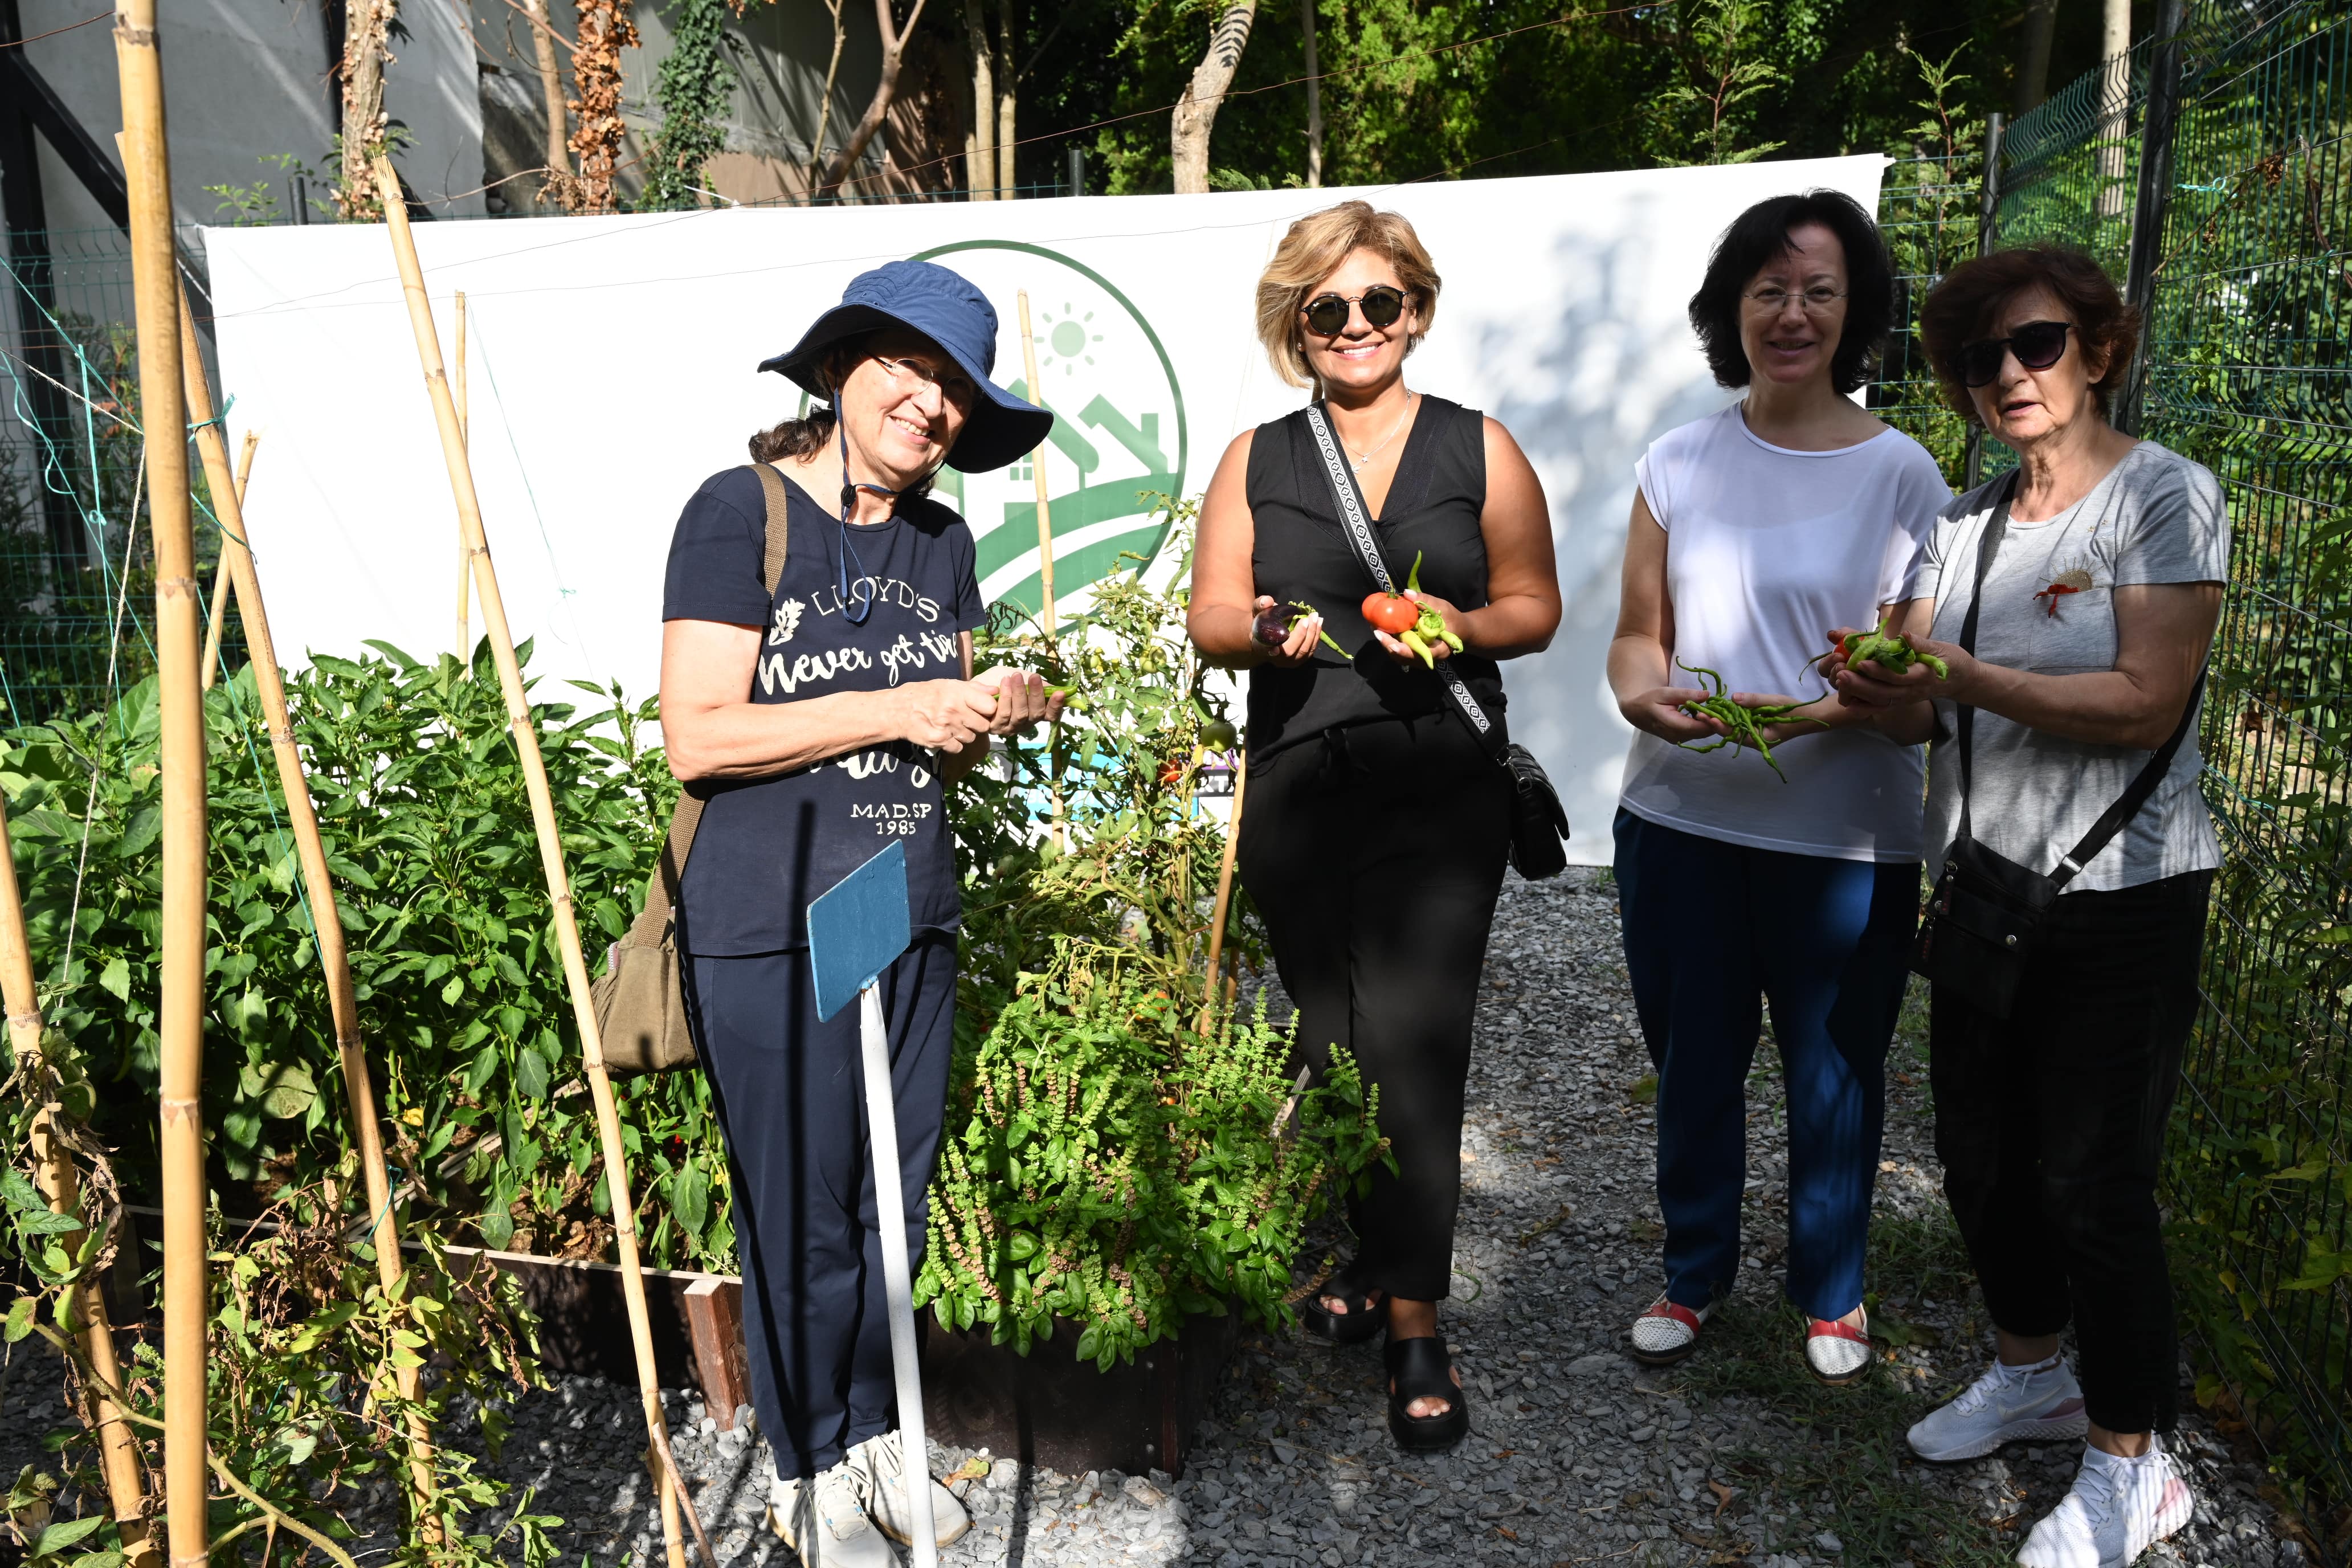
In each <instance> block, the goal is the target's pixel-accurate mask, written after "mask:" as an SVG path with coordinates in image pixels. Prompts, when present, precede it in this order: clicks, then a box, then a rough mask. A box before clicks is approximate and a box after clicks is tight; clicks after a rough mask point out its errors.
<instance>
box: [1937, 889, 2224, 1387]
mask: <svg viewBox="0 0 2352 1568" xmlns="http://www.w3.org/2000/svg"><path fill="white" fill-rule="evenodd" d="M2212 887H2213V873H2212V872H2210V871H2191V872H2188V873H2185V874H2183V875H2181V876H2178V877H2168V878H2166V879H2164V880H2162V881H2159V882H2147V883H2143V884H2141V885H2140V886H2138V887H2136V888H2125V889H2120V890H2118V891H2116V892H2112V893H2068V894H2066V895H2064V896H2063V897H2062V898H2061V899H2060V900H2058V902H2057V904H2056V906H2055V907H2054V909H2053V912H2052V914H2051V915H2050V917H2049V919H2048V921H2047V922H2046V923H2045V925H2044V927H2043V934H2042V937H2041V939H2040V944H2039V946H2038V947H2037V949H2036V951H2035V952H2034V954H2033V957H2032V961H2031V963H2030V965H2029V967H2028V969H2027V971H2026V974H2025V979H2024V983H2023V984H2022V985H2021V987H2020V990H2019V993H2018V997H2017V1005H2016V1006H2015V1008H2014V1009H2013V1013H2012V1016H2011V1017H2010V1018H2009V1019H2007V1020H2006V1021H2004V1020H2001V1019H1998V1018H1994V1017H1992V1016H1990V1015H1988V1014H1986V1013H1983V1012H1981V1011H1979V1009H1977V1008H1976V1007H1974V1006H1972V1005H1970V1004H1969V1000H1968V998H1967V997H1966V996H1964V995H1959V994H1955V993H1954V992H1953V990H1952V989H1951V988H1950V987H1948V986H1942V985H1939V986H1937V987H1936V990H1935V994H1934V997H1933V1001H1932V1005H1931V1010H1930V1013H1929V1025H1928V1031H1929V1032H1928V1041H1929V1044H1928V1054H1929V1078H1930V1080H1931V1082H1932V1083H1933V1085H1934V1088H1935V1092H1936V1152H1937V1155H1938V1156H1939V1157H1940V1158H1941V1159H1942V1160H1943V1162H1944V1193H1945V1196H1946V1197H1947V1199H1948V1201H1949V1202H1950V1204H1951V1205H1952V1217H1953V1218H1954V1219H1956V1220H1958V1222H1959V1227H1960V1234H1961V1236H1962V1237H1964V1238H1966V1240H1967V1242H1968V1247H1969V1258H1970V1259H1971V1260H1972V1261H1973V1262H1974V1263H1975V1265H1976V1270H1977V1279H1978V1280H1979V1283H1981V1284H1982V1286H1983V1287H1984V1294H1985V1306H1986V1308H1987V1309H1988V1310H1990V1312H1991V1314H1992V1321H1994V1322H1995V1323H1996V1324H1998V1325H1999V1326H2000V1327H2001V1328H2003V1329H2005V1330H2007V1331H2009V1332H2011V1333H2012V1334H2019V1335H2025V1336H2035V1335H2042V1334H2054V1333H2056V1332H2057V1331H2059V1330H2061V1329H2063V1328H2064V1327H2065V1326H2066V1323H2067V1321H2068V1320H2069V1319H2070V1318H2071V1319H2072V1320H2073V1321H2074V1338H2075V1342H2076V1346H2077V1348H2078V1350H2079V1352H2080V1356H2079V1360H2080V1363H2081V1365H2080V1366H2079V1368H2078V1369H2077V1370H2078V1373H2079V1375H2080V1377H2081V1379H2082V1384H2083V1402H2084V1408H2085V1411H2086V1413H2087V1414H2088V1415H2089V1416H2090V1418H2091V1419H2092V1420H2093V1421H2095V1422H2096V1423H2097V1424H2098V1425H2099V1426H2104V1427H2105V1428H2107V1429H2108V1430H2109V1431H2111V1432H2168V1431H2170V1430H2171V1429H2172V1426H2173V1422H2174V1419H2175V1417H2176V1416H2177V1415H2178V1405H2179V1373H2178V1363H2179V1359H2180V1347H2179V1336H2178V1334H2177V1333H2176V1331H2175V1330H2174V1326H2173V1316H2172V1283H2171V1280H2170V1279H2169V1278H2168V1276H2167V1275H2166V1272H2165V1263H2164V1240H2163V1236H2162V1234H2161V1231H2160V1229H2159V1226H2158V1215H2157V1206H2156V1182H2157V1173H2158V1164H2159V1163H2160V1161H2161V1159H2162V1155H2163V1148H2164V1131H2165V1125H2166V1123H2167V1121H2168V1120H2169V1119H2170V1116H2171V1112H2172V1097H2173V1092H2174V1090H2175V1089H2176V1088H2177V1087H2178V1085H2179V1080H2180V1058H2181V1052H2182V1050H2183V1048H2184V1047H2186V1045H2187V1043H2188V1039H2189V1026H2190V1025H2191V1024H2193V1023H2194V1022H2195V1020H2196V1016H2197V1006H2198V997H2197V976H2198V960H2199V956H2200V952H2202V950H2203V947H2204V940H2205V908H2206V902H2207V900H2208V898H2209V896H2210V893H2211V891H2212Z"/></svg>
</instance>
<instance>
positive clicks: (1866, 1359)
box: [1805, 1309, 1874, 1385]
mask: <svg viewBox="0 0 2352 1568" xmlns="http://www.w3.org/2000/svg"><path fill="white" fill-rule="evenodd" d="M1857 1310H1859V1309H1857ZM1873 1353H1874V1352H1872V1350H1871V1348H1870V1314H1869V1313H1868V1312H1864V1313H1863V1314H1862V1326H1861V1327H1860V1328H1856V1327H1855V1326H1854V1325H1853V1324H1852V1323H1847V1322H1842V1321H1839V1320H1837V1319H1835V1318H1808V1319H1807V1320H1806V1321H1805V1368H1806V1370H1807V1371H1809V1372H1811V1373H1812V1374H1813V1375H1814V1376H1815V1377H1817V1378H1819V1379H1820V1380H1821V1381H1822V1382H1823V1383H1826V1384H1833V1385H1834V1384H1849V1383H1854V1382H1858V1381H1859V1380H1860V1379H1861V1377H1862V1374H1863V1373H1865V1372H1868V1371H1869V1370H1870V1361H1871V1356H1872V1355H1873Z"/></svg>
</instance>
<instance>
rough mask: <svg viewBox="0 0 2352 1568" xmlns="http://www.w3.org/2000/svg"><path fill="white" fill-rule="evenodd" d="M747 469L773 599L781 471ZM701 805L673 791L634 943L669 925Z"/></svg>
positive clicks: (763, 573)
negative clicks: (758, 495)
mask: <svg viewBox="0 0 2352 1568" xmlns="http://www.w3.org/2000/svg"><path fill="white" fill-rule="evenodd" d="M751 471H752V472H753V473H755V474H757V475H759V476H760V489H761V492H762V493H763V494H764V495H765V496H766V498H767V502H768V530H767V534H768V542H767V551H766V553H765V555H764V556H763V557H762V559H761V563H760V580H761V583H763V584H766V586H767V590H768V597H769V598H771V599H773V598H774V597H775V596H776V585H777V584H780V583H782V581H783V580H784V558H785V555H786V553H787V552H788V551H789V550H790V549H791V545H792V541H791V538H790V531H789V530H788V529H787V528H786V526H785V522H784V518H785V513H786V511H787V510H789V509H788V507H787V505H786V500H785V490H784V477H783V476H782V474H780V473H778V472H776V470H775V468H774V467H773V466H772V465H771V464H767V463H754V464H752V465H751ZM702 805H703V796H701V795H698V794H697V793H695V787H694V786H693V785H691V784H689V785H688V786H687V787H686V789H685V790H684V791H682V792H681V793H680V794H679V795H678V797H677V810H676V811H674V812H672V813H671V814H670V819H669V837H668V839H667V841H665V842H664V843H663V845H662V853H661V865H660V868H658V869H657V870H656V871H655V873H654V876H653V879H652V880H651V881H650V882H648V883H646V907H645V909H644V910H643V911H642V912H641V913H640V914H639V915H638V916H637V918H636V921H635V924H633V925H631V926H630V928H629V936H630V938H631V939H632V940H633V942H635V943H636V944H637V945H640V946H644V945H649V944H652V943H655V942H660V941H661V938H662V933H663V932H664V931H667V929H668V927H669V917H670V910H671V909H672V908H673V907H675V905H676V904H677V896H678V887H679V884H680V882H681V881H682V880H683V879H684V878H685V876H686V858H687V857H688V855H690V854H692V853H693V851H694V833H695V829H696V828H698V827H699V826H701V825H702Z"/></svg>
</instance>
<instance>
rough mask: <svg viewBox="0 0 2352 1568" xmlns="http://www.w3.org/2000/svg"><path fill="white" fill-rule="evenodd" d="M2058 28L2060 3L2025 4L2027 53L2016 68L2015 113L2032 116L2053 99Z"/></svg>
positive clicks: (2037, 0) (2048, 0)
mask: <svg viewBox="0 0 2352 1568" xmlns="http://www.w3.org/2000/svg"><path fill="white" fill-rule="evenodd" d="M2057 28H2058V0H2026V4H2025V40H2024V42H2025V52H2024V54H2023V55H2022V56H2021V58H2019V60H2018V64H2017V96H2016V100H2015V101H2014V103H2013V105H2012V112H2013V113H2016V114H2030V113H2032V111H2033V110H2037V109H2039V108H2041V107H2042V100H2043V99H2045V98H2048V97H2049V96H2050V40H2051V35H2052V34H2053V33H2055V32H2056V31H2057Z"/></svg>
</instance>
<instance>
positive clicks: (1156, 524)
mask: <svg viewBox="0 0 2352 1568" xmlns="http://www.w3.org/2000/svg"><path fill="white" fill-rule="evenodd" d="M950 258H951V259H950ZM913 259H914V260H917V261H942V262H944V264H945V265H947V266H950V267H952V268H955V269H956V270H957V271H958V272H961V273H962V274H963V275H964V276H965V277H967V278H969V279H971V280H972V282H973V283H975V284H977V285H978V286H979V287H980V289H981V291H982V293H984V294H986V295H987V296H988V300H989V302H990V303H991V304H992V305H994V306H995V307H996V322H997V327H996V372H995V378H996V381H997V384H999V385H1001V386H1005V387H1009V388H1011V389H1012V391H1013V393H1014V394H1015V395H1018V396H1021V397H1024V398H1026V399H1028V400H1029V401H1030V402H1032V403H1035V404H1038V405H1042V406H1044V407H1045V408H1048V409H1051V410H1052V411H1053V413H1054V433H1053V435H1052V436H1051V437H1048V438H1047V440H1046V443H1045V446H1043V447H1039V448H1038V450H1037V453H1036V455H1035V458H1034V459H1032V458H1024V459H1023V460H1022V461H1020V462H1018V463H1015V464H1013V465H1012V466H1011V467H1010V468H1000V469H998V470H996V471H995V472H993V473H987V474H963V473H959V472H957V471H956V470H955V469H954V468H943V469H941V470H940V478H939V485H938V489H939V492H940V495H941V496H943V497H944V498H946V500H948V502H949V504H950V505H952V506H953V507H955V509H956V510H958V511H961V513H962V514H963V517H964V521H966V522H967V523H969V524H970V525H971V531H972V536H973V538H974V539H975V540H976V541H977V542H978V545H979V563H978V570H979V573H980V591H981V597H982V598H983V599H985V600H987V601H988V602H989V603H991V604H995V603H997V602H999V601H1002V600H1011V601H1012V602H1013V603H1014V604H1016V605H1019V606H1020V607H1021V608H1022V609H1024V610H1025V611H1027V612H1029V613H1030V614H1032V615H1034V614H1035V613H1036V611H1037V609H1038V607H1039V605H1040V602H1041V587H1042V584H1041V583H1040V580H1039V574H1038V560H1039V556H1038V536H1037V486H1036V477H1035V473H1034V470H1033V468H1031V462H1032V461H1033V460H1036V461H1042V463H1043V464H1044V467H1045V495H1046V509H1045V510H1046V519H1047V521H1048V524H1049V525H1050V527H1051V529H1052V531H1053V542H1054V600H1055V606H1054V607H1055V613H1056V615H1057V616H1067V615H1069V614H1071V613H1072V612H1073V611H1075V610H1079V609H1083V608H1084V604H1085V590H1086V589H1087V588H1088V587H1090V586H1091V585H1093V584H1096V583H1097V582H1100V581H1101V580H1102V579H1103V578H1105V577H1107V576H1108V575H1110V574H1112V573H1114V572H1120V571H1125V570H1128V569H1129V568H1130V567H1133V566H1134V565H1135V564H1136V563H1137V561H1138V560H1141V561H1143V562H1146V563H1149V562H1150V561H1151V560H1153V559H1154V558H1156V557H1157V556H1158V554H1159V552H1160V546H1161V545H1162V544H1163V543H1165V542H1166V541H1167V537H1168V530H1169V523H1168V521H1167V519H1165V518H1164V517H1155V516H1154V515H1153V514H1154V512H1155V510H1157V508H1158V507H1159V505H1160V502H1159V500H1157V499H1156V498H1157V497H1159V496H1162V495H1165V496H1171V497H1181V495H1182V494H1183V493H1184V464H1185V456H1186V445H1187V432H1186V430H1185V425H1184V398H1183V394H1182V392H1181V390H1180V389H1179V387H1178V386H1177V384H1176V367H1175V364H1174V363H1172V362H1171V360H1170V359H1169V357H1168V351H1167V349H1166V348H1165V347H1164V346H1163V345H1162V344H1161V342H1160V334H1159V333H1157V332H1155V331H1152V330H1151V323H1150V321H1146V320H1144V318H1143V313H1142V312H1141V311H1140V310H1137V309H1136V308H1135V305H1134V303H1133V301H1131V300H1129V299H1128V297H1127V296H1126V295H1125V294H1123V293H1121V292H1120V291H1119V290H1118V288H1117V287H1116V286H1114V285H1113V284H1112V282H1111V281H1110V279H1108V278H1105V277H1104V276H1103V275H1102V274H1101V273H1099V272H1097V271H1096V270H1095V269H1094V268H1090V267H1088V266H1087V265H1085V264H1084V263H1083V262H1078V261H1074V260H1072V259H1071V258H1068V257H1066V256H1063V255H1059V254H1057V253H1056V252H1054V251H1051V250H1047V249H1045V248H1044V247H1040V246H1034V245H1024V244H1022V243H1020V242H1018V241H1015V240H1000V239H975V240H965V241H963V242H961V243H960V244H956V245H943V246H940V247H939V248H938V249H936V250H926V251H923V252H921V253H920V254H919V255H918V256H916V257H914V258H913ZM1023 289H1026V290H1028V294H1029V332H1030V345H1029V352H1030V353H1034V354H1035V356H1036V361H1037V383H1038V384H1037V385H1036V386H1035V387H1034V388H1033V387H1031V386H1030V385H1029V384H1028V370H1027V367H1026V364H1025V363H1024V354H1023V349H1022V342H1021V312H1020V308H1019V305H1018V302H1017V301H1018V296H1019V293H1020V291H1021V290H1023Z"/></svg>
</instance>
